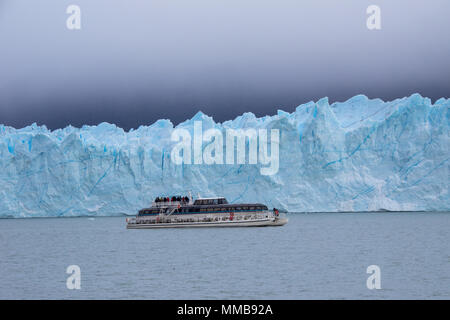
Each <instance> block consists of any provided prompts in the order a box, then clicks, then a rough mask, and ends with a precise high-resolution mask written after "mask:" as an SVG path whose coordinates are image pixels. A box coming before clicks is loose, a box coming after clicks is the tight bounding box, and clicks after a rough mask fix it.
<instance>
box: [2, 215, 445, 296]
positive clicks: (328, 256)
mask: <svg viewBox="0 0 450 320" xmlns="http://www.w3.org/2000/svg"><path fill="white" fill-rule="evenodd" d="M288 217H289V219H290V220H289V222H288V224H287V225H285V226H284V227H267V228H229V229H227V228H208V229H160V230H127V229H125V217H119V218H117V217H110V218H48V219H46V218H45V219H44V218H43V219H0V243H1V246H0V299H61V298H62V299H110V298H112V299H415V298H419V299H420V298H424V299H449V298H450V234H449V230H450V213H338V214H337V213H314V214H289V215H288ZM69 265H78V266H79V267H80V269H81V289H80V290H69V289H67V287H66V279H67V278H68V277H69V274H66V268H67V267H68V266H69ZM369 265H377V266H379V267H380V270H381V274H380V276H381V289H379V290H376V289H374V290H369V289H368V288H367V286H366V280H367V278H368V277H369V276H370V274H367V273H366V270H367V267H368V266H369Z"/></svg>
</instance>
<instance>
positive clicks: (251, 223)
mask: <svg viewBox="0 0 450 320" xmlns="http://www.w3.org/2000/svg"><path fill="white" fill-rule="evenodd" d="M286 223H287V218H279V219H257V220H235V221H212V222H171V223H148V224H145V223H128V224H127V229H161V228H212V227H215V228H217V227H220V228H227V227H228V228H230V227H270V226H273V227H275V226H282V225H285V224H286Z"/></svg>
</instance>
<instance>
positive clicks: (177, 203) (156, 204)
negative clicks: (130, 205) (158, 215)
mask: <svg viewBox="0 0 450 320" xmlns="http://www.w3.org/2000/svg"><path fill="white" fill-rule="evenodd" d="M187 204H189V201H159V202H155V201H153V202H152V207H156V208H161V207H172V206H175V207H178V206H183V205H187Z"/></svg>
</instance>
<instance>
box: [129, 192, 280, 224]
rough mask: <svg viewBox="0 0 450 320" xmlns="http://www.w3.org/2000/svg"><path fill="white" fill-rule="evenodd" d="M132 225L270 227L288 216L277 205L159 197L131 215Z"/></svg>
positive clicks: (220, 199)
mask: <svg viewBox="0 0 450 320" xmlns="http://www.w3.org/2000/svg"><path fill="white" fill-rule="evenodd" d="M126 221H127V228H128V229H149V228H151V229H153V228H186V227H197V228H199V227H266V226H282V225H284V224H286V223H287V221H288V220H287V218H286V217H284V216H281V215H280V213H279V211H278V210H277V209H275V208H274V209H273V210H269V209H268V208H267V206H265V205H263V204H259V203H255V204H245V203H243V204H229V203H228V201H227V200H226V199H225V198H223V197H219V198H199V199H196V200H195V201H194V202H192V198H191V197H180V196H174V197H158V198H156V199H155V201H154V202H153V203H152V206H151V207H150V208H144V209H141V210H139V212H138V214H137V215H136V217H135V218H127V219H126Z"/></svg>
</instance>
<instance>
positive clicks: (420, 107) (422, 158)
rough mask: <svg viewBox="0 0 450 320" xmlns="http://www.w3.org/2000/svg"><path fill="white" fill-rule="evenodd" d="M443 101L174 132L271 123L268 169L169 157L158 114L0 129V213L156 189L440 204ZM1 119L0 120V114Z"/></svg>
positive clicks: (399, 205)
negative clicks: (274, 153)
mask: <svg viewBox="0 0 450 320" xmlns="http://www.w3.org/2000/svg"><path fill="white" fill-rule="evenodd" d="M449 106H450V99H440V100H438V101H436V103H435V104H434V105H433V104H432V103H431V101H430V99H428V98H423V97H421V96H420V95H419V94H414V95H412V96H410V97H406V98H402V99H397V100H395V101H391V102H383V101H382V100H380V99H374V100H370V99H368V98H367V97H365V96H363V95H359V96H355V97H353V98H351V99H349V100H348V101H346V102H342V103H333V104H331V105H330V104H329V103H328V99H327V98H324V99H321V100H320V101H318V102H316V103H315V102H309V103H306V104H303V105H300V106H299V107H297V108H296V110H295V112H293V113H287V112H284V111H281V110H280V111H278V114H277V115H274V116H266V117H262V118H257V117H255V115H253V114H252V113H245V114H243V115H242V116H239V117H237V118H236V119H234V120H232V121H226V122H224V123H222V124H220V123H215V122H214V120H213V119H212V118H211V117H208V116H206V115H204V114H203V113H201V112H199V113H197V114H196V115H195V116H194V117H193V118H192V119H190V120H187V121H185V122H183V123H181V124H179V125H178V126H177V128H187V129H190V128H192V127H193V123H194V121H202V124H203V127H204V129H207V128H211V127H214V128H218V129H220V130H224V129H227V128H267V129H272V128H278V129H279V130H280V169H279V172H278V174H276V175H273V176H264V175H261V174H260V170H259V169H260V168H259V165H249V164H244V165H237V164H236V165H176V164H174V163H173V162H171V160H170V151H171V148H172V147H173V142H172V141H171V139H170V137H171V132H172V131H173V130H174V126H173V124H172V123H171V122H170V121H169V120H158V121H157V122H155V123H154V124H152V125H150V126H141V127H139V128H138V129H136V130H131V131H130V132H125V131H124V130H122V129H121V128H118V127H116V126H115V125H113V124H108V123H101V124H99V125H98V126H83V127H82V128H74V127H71V126H69V127H66V128H64V129H58V130H55V131H49V130H48V129H47V128H46V127H45V126H37V125H36V124H33V125H31V126H28V127H26V128H22V129H14V128H11V127H8V126H4V125H0V217H37V216H79V215H99V216H100V215H102V216H106V215H119V214H135V212H136V210H138V209H139V208H142V207H145V206H148V205H149V204H150V203H151V200H152V199H153V198H154V197H155V196H157V195H163V194H166V195H167V194H185V192H187V191H189V190H190V191H192V194H193V195H197V193H200V194H201V195H202V196H214V195H221V196H222V195H223V196H226V197H227V198H228V200H229V201H232V202H262V203H265V204H267V205H268V206H269V207H278V208H282V209H285V210H289V211H299V212H306V211H307V212H317V211H366V210H369V211H373V210H426V211H431V210H442V211H444V210H449V209H450V197H449V194H448V183H449V157H450V152H449V147H450V140H449V117H450V116H449ZM0 121H1V119H0Z"/></svg>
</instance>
